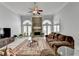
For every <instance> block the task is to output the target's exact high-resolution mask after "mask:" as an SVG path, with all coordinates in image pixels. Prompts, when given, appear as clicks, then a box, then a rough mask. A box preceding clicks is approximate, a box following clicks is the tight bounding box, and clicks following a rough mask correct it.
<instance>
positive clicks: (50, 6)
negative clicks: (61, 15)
mask: <svg viewBox="0 0 79 59" xmlns="http://www.w3.org/2000/svg"><path fill="white" fill-rule="evenodd" d="M2 4H3V5H4V6H6V7H7V8H8V9H10V10H11V11H13V12H15V13H16V14H19V15H27V14H28V15H29V14H30V13H28V12H29V11H30V10H29V8H32V6H33V2H2ZM66 4H67V2H38V6H39V7H40V8H41V9H43V13H42V14H54V13H56V12H58V11H60V10H61V9H62V8H63V7H64V6H65V5H66Z"/></svg>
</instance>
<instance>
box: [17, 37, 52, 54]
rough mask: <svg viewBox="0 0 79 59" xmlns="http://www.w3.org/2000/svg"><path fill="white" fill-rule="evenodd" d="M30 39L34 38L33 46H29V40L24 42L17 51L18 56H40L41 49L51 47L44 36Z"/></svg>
mask: <svg viewBox="0 0 79 59" xmlns="http://www.w3.org/2000/svg"><path fill="white" fill-rule="evenodd" d="M32 39H33V40H36V41H37V43H34V45H33V46H29V45H30V43H29V41H27V42H25V43H24V45H23V46H22V47H21V48H20V50H19V52H18V53H17V55H18V56H40V53H41V51H42V50H43V49H51V48H50V47H49V45H48V44H47V42H46V40H45V38H44V37H34V38H32Z"/></svg>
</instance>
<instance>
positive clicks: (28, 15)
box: [0, 2, 79, 56]
mask: <svg viewBox="0 0 79 59" xmlns="http://www.w3.org/2000/svg"><path fill="white" fill-rule="evenodd" d="M78 15H79V2H0V42H1V43H0V46H1V47H0V52H1V53H2V54H3V55H4V54H5V53H4V52H3V51H2V50H4V49H5V50H8V49H9V48H10V50H12V51H13V52H12V53H13V54H12V55H16V56H19V55H20V56H21V55H22V56H23V55H24V56H28V55H30V56H48V55H52V56H59V55H60V56H73V55H76V56H78V55H79V52H78V50H79V48H78V47H79V46H78V44H79V42H78V38H79V37H78V35H79V28H78V25H79V23H78V22H79V20H78V19H79V16H78ZM53 34H54V35H55V34H57V35H58V36H57V38H58V37H59V36H60V35H62V36H64V37H65V38H68V39H64V40H61V39H55V40H53V42H54V41H55V42H56V43H52V44H49V40H50V39H51V38H50V37H52V36H53ZM52 39H53V38H52ZM47 40H48V41H47ZM68 40H70V42H69V41H68ZM8 41H9V42H8ZM2 42H3V43H5V44H3V43H2ZM6 42H7V43H6ZM64 42H65V43H64ZM68 44H69V45H68ZM51 45H52V46H51ZM60 46H61V47H60ZM15 47H16V48H15ZM59 47H60V48H59ZM19 49H21V50H19ZM23 49H24V50H23ZM36 49H37V50H36ZM43 49H44V50H43ZM45 49H47V50H45ZM8 51H9V50H8ZM17 51H18V52H17ZM23 51H24V52H23ZM27 51H28V52H27ZM40 51H41V52H40ZM46 51H47V52H46ZM14 52H17V53H18V54H17V53H14ZM51 52H52V53H51ZM20 53H22V54H20ZM45 54H46V55H45ZM7 55H8V56H10V53H7V54H5V56H7Z"/></svg>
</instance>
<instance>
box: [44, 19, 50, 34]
mask: <svg viewBox="0 0 79 59" xmlns="http://www.w3.org/2000/svg"><path fill="white" fill-rule="evenodd" d="M51 26H52V23H51V21H50V20H45V21H43V33H44V35H48V34H49V33H51Z"/></svg>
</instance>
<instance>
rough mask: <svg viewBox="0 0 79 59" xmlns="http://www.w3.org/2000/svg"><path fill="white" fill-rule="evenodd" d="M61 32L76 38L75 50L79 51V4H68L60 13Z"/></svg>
mask: <svg viewBox="0 0 79 59" xmlns="http://www.w3.org/2000/svg"><path fill="white" fill-rule="evenodd" d="M58 14H59V15H60V17H61V26H62V29H61V32H62V33H63V34H66V35H70V36H73V37H74V40H75V48H76V49H79V3H77V2H74V3H72V2H71V3H68V4H67V5H66V6H65V7H64V8H63V9H62V10H61V11H60V12H59V13H58Z"/></svg>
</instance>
